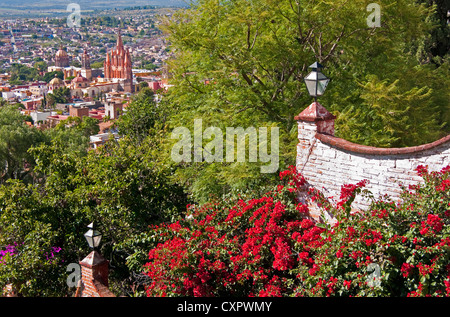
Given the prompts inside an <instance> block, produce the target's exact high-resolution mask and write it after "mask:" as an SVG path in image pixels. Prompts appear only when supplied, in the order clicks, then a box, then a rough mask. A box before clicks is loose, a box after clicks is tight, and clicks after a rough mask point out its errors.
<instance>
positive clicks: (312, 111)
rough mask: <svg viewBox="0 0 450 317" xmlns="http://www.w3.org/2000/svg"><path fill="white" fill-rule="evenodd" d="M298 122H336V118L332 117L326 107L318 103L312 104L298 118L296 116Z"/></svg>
mask: <svg viewBox="0 0 450 317" xmlns="http://www.w3.org/2000/svg"><path fill="white" fill-rule="evenodd" d="M294 119H295V120H296V121H310V122H315V121H322V120H334V119H336V116H334V115H332V114H331V113H330V112H329V111H328V110H327V109H326V108H325V107H324V106H322V105H321V104H320V103H318V102H317V101H315V102H313V103H312V104H310V105H309V106H308V107H307V108H306V109H305V110H303V111H302V112H301V113H300V114H299V115H298V116H295V117H294Z"/></svg>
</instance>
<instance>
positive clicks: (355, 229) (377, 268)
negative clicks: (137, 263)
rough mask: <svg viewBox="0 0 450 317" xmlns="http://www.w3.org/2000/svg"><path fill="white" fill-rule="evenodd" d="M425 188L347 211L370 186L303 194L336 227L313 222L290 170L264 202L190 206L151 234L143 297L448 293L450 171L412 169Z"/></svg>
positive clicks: (299, 181)
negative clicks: (335, 196) (331, 194)
mask: <svg viewBox="0 0 450 317" xmlns="http://www.w3.org/2000/svg"><path fill="white" fill-rule="evenodd" d="M417 172H418V174H419V175H421V176H422V177H423V179H424V182H423V183H420V184H418V185H415V186H413V187H410V188H404V189H403V191H404V194H403V196H402V200H401V202H398V203H393V202H391V201H389V200H388V199H384V200H374V201H373V204H372V206H371V207H370V208H369V209H368V210H366V211H360V212H356V213H355V212H352V213H349V212H348V211H349V209H350V205H351V203H352V201H353V199H354V198H355V196H356V195H358V194H359V193H360V190H361V189H362V188H363V187H365V186H366V185H367V182H366V181H361V182H359V183H357V184H355V185H346V184H345V185H343V186H342V194H341V196H340V200H339V202H338V203H337V204H336V205H335V206H333V205H332V204H331V203H330V202H328V201H327V199H326V197H324V196H323V195H322V194H321V193H320V192H319V191H317V190H315V189H311V190H309V193H310V195H311V198H312V200H314V201H315V202H316V203H317V204H318V205H319V206H321V208H322V209H323V210H326V211H328V212H332V213H333V214H334V215H335V216H336V218H337V220H338V221H337V222H336V223H335V224H334V225H330V224H325V223H316V222H315V221H314V220H313V219H312V218H310V217H309V214H308V206H307V205H305V204H303V203H302V202H300V201H298V200H297V192H298V190H303V191H307V190H308V189H307V188H305V187H304V186H305V180H304V179H303V177H302V176H301V175H299V174H298V173H297V172H296V169H295V167H290V168H289V169H288V170H286V171H283V172H281V173H280V183H279V184H274V187H273V188H274V189H273V190H272V191H270V192H268V193H266V194H265V195H263V196H262V197H258V198H254V199H248V200H244V199H241V198H240V197H235V198H233V199H227V200H221V201H214V202H211V203H209V204H206V205H203V206H189V208H188V209H187V210H188V213H187V214H186V218H184V219H180V220H179V221H177V222H175V223H172V224H166V225H163V226H160V227H156V228H154V230H153V232H152V234H153V235H155V236H157V237H159V244H158V245H156V246H155V247H154V248H153V249H152V250H150V252H149V261H148V263H147V264H146V266H145V271H144V272H145V274H146V275H148V277H149V278H150V279H151V281H152V282H151V283H149V284H148V285H147V287H146V289H147V294H148V296H449V295H450V265H449V264H448V259H449V257H450V254H449V252H450V238H449V233H450V229H449V222H450V217H449V216H450V212H449V209H450V189H449V186H448V185H447V184H448V180H449V172H450V169H449V168H448V167H446V168H444V169H442V170H441V171H439V172H432V173H430V172H428V169H427V168H426V167H424V166H419V167H418V169H417Z"/></svg>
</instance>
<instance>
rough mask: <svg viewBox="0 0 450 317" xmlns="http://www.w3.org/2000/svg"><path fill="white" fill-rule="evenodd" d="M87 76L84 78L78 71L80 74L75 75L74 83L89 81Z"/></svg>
mask: <svg viewBox="0 0 450 317" xmlns="http://www.w3.org/2000/svg"><path fill="white" fill-rule="evenodd" d="M87 81H88V80H87V78H84V77H83V76H81V73H78V76H77V77H75V78H74V79H72V83H84V82H87Z"/></svg>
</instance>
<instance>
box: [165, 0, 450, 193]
mask: <svg viewBox="0 0 450 317" xmlns="http://www.w3.org/2000/svg"><path fill="white" fill-rule="evenodd" d="M369 3H370V1H362V0H361V1H352V2H351V3H349V2H348V1H333V2H324V1H308V2H300V1H287V0H286V1H271V0H255V1H250V2H249V1H233V2H220V1H206V0H204V1H203V0H201V1H197V2H195V3H193V4H192V5H191V7H190V8H188V9H186V10H178V11H176V12H175V13H174V15H173V16H172V17H170V18H167V19H166V20H165V21H163V24H162V29H163V31H164V32H165V33H166V34H167V36H168V39H169V41H170V43H171V51H172V52H174V58H173V59H171V60H169V62H168V69H169V73H170V74H171V75H172V80H171V83H172V84H173V85H174V86H173V87H172V88H171V89H170V90H169V92H168V94H167V95H166V97H165V99H166V100H167V102H168V103H169V104H170V105H171V107H172V108H173V109H175V111H176V116H173V117H172V118H171V120H170V124H171V127H177V126H185V127H191V126H192V122H193V119H194V118H201V119H202V120H203V125H204V126H215V127H220V128H221V129H222V130H223V131H224V130H225V128H226V127H243V128H247V127H251V126H253V127H255V126H256V127H264V126H272V125H277V126H278V127H279V128H280V142H279V143H280V168H283V167H286V166H288V165H291V164H293V162H294V160H295V149H296V143H297V140H296V122H295V120H294V116H296V115H297V114H298V113H300V112H301V111H302V110H303V109H304V108H305V107H307V106H308V105H309V104H310V103H311V101H312V98H310V96H309V95H308V94H307V91H306V88H305V86H304V83H303V79H304V77H305V76H306V75H307V73H308V72H309V69H308V66H309V65H311V64H312V63H313V62H315V61H317V62H319V63H321V64H322V65H324V66H325V67H326V68H325V70H324V73H325V74H326V75H328V77H330V78H332V81H331V83H330V85H329V87H328V90H327V92H326V94H325V96H324V97H323V99H322V100H323V101H322V100H321V103H322V104H323V105H324V106H325V107H326V108H328V109H329V110H330V111H331V112H333V113H334V114H336V115H337V116H338V120H337V126H336V131H337V135H338V136H340V137H343V138H346V139H348V140H350V141H353V142H357V143H363V144H371V145H377V146H393V145H395V146H405V145H411V144H417V143H423V142H425V141H429V140H430V139H433V138H435V137H436V135H438V134H439V133H440V131H441V128H442V124H440V123H442V122H438V121H439V120H438V118H439V117H441V114H442V112H443V111H444V110H445V109H444V108H445V107H447V106H448V100H447V101H446V102H445V101H443V100H442V96H443V95H445V94H446V92H447V90H446V88H444V87H443V86H439V80H443V81H444V82H445V81H447V79H446V78H445V77H443V76H442V74H438V72H436V71H435V70H434V69H431V68H426V67H420V66H419V65H418V63H417V60H416V59H415V57H414V56H413V55H411V54H409V55H408V53H407V52H408V49H409V48H410V43H411V42H413V41H415V40H418V39H422V38H424V37H426V34H427V32H428V31H429V29H430V25H429V23H428V22H427V21H428V20H427V19H426V17H428V16H429V15H431V14H432V10H429V9H427V8H426V7H425V6H424V5H420V4H417V3H415V1H412V0H402V1H398V2H396V3H395V4H392V3H391V2H390V1H381V2H378V4H379V5H380V6H381V13H382V15H381V26H380V27H369V26H368V24H367V18H368V16H369V14H370V12H367V10H366V8H367V6H368V4H369ZM405 74H407V77H406V76H405ZM419 74H420V75H425V76H426V78H428V79H430V78H431V79H432V80H431V81H428V82H427V81H425V80H423V81H420V85H418V84H415V83H414V81H413V80H412V79H413V78H417V77H418V76H419ZM379 82H381V83H383V84H380V85H384V87H390V88H392V90H390V91H388V92H387V93H386V94H389V95H386V94H385V95H384V96H383V98H384V99H383V100H389V102H390V103H389V106H388V105H386V106H384V105H383V107H382V108H380V109H379V110H378V111H377V110H376V109H374V108H376V105H375V103H374V102H373V101H372V100H370V96H371V92H373V90H372V89H378V88H382V86H378V88H375V87H376V86H377V85H378V83H379ZM371 90H372V91H371ZM378 93H379V95H380V93H382V91H378ZM398 101H401V102H400V103H396V102H398ZM435 101H439V102H440V104H439V103H438V104H436V103H434V105H435V107H439V109H437V111H438V114H433V115H432V116H423V113H424V111H425V109H426V106H427V105H433V102H435ZM422 102H423V103H422ZM442 102H444V103H442ZM394 103H395V104H394ZM390 106H395V108H394V109H395V112H393V113H395V116H393V117H390V115H389V114H388V113H386V109H387V108H388V107H390ZM435 107H433V110H435V109H434V108H435ZM433 110H432V111H433ZM368 111H370V114H367V112H368ZM447 113H448V110H447ZM402 114H403V115H405V116H410V117H408V118H406V119H404V118H403V117H402ZM399 117H401V120H400V122H398V123H396V124H392V123H391V122H392V121H393V120H395V119H396V118H397V119H398V118H399ZM419 117H422V120H424V121H426V122H424V123H423V124H421V125H420V126H419V127H417V132H415V133H413V134H412V135H408V134H405V133H404V131H407V130H408V129H410V128H411V127H412V126H413V125H414V124H415V123H416V119H417V118H419ZM364 120H367V121H364ZM358 125H362V127H359V129H358V131H357V132H354V131H353V127H355V126H358ZM385 125H388V126H389V125H390V129H387V130H385V129H384V126H385ZM422 127H424V128H426V131H425V130H421V128H422ZM392 129H394V130H392ZM380 139H381V141H379V140H380ZM258 170H259V169H258V168H255V164H253V165H252V164H240V165H237V164H223V163H222V164H205V163H204V162H203V163H193V164H192V163H191V164H183V165H182V166H180V169H179V170H178V171H177V174H176V175H177V176H179V181H180V182H183V183H185V184H188V186H189V187H190V188H191V191H192V192H194V193H195V194H196V195H197V196H198V197H200V196H201V197H203V198H204V197H208V195H209V194H211V193H215V194H221V193H220V192H222V191H225V192H226V191H228V190H229V189H233V188H235V189H239V188H241V189H242V188H246V187H248V186H259V185H261V186H262V185H263V184H264V183H266V182H267V179H268V178H269V179H270V177H271V176H272V177H276V176H274V175H261V174H260V173H258ZM212 176H214V177H212ZM217 184H221V186H215V185H217ZM217 190H219V191H220V192H217Z"/></svg>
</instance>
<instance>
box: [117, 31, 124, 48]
mask: <svg viewBox="0 0 450 317" xmlns="http://www.w3.org/2000/svg"><path fill="white" fill-rule="evenodd" d="M117 50H123V41H122V34H121V32H120V28H119V30H118V33H117Z"/></svg>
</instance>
